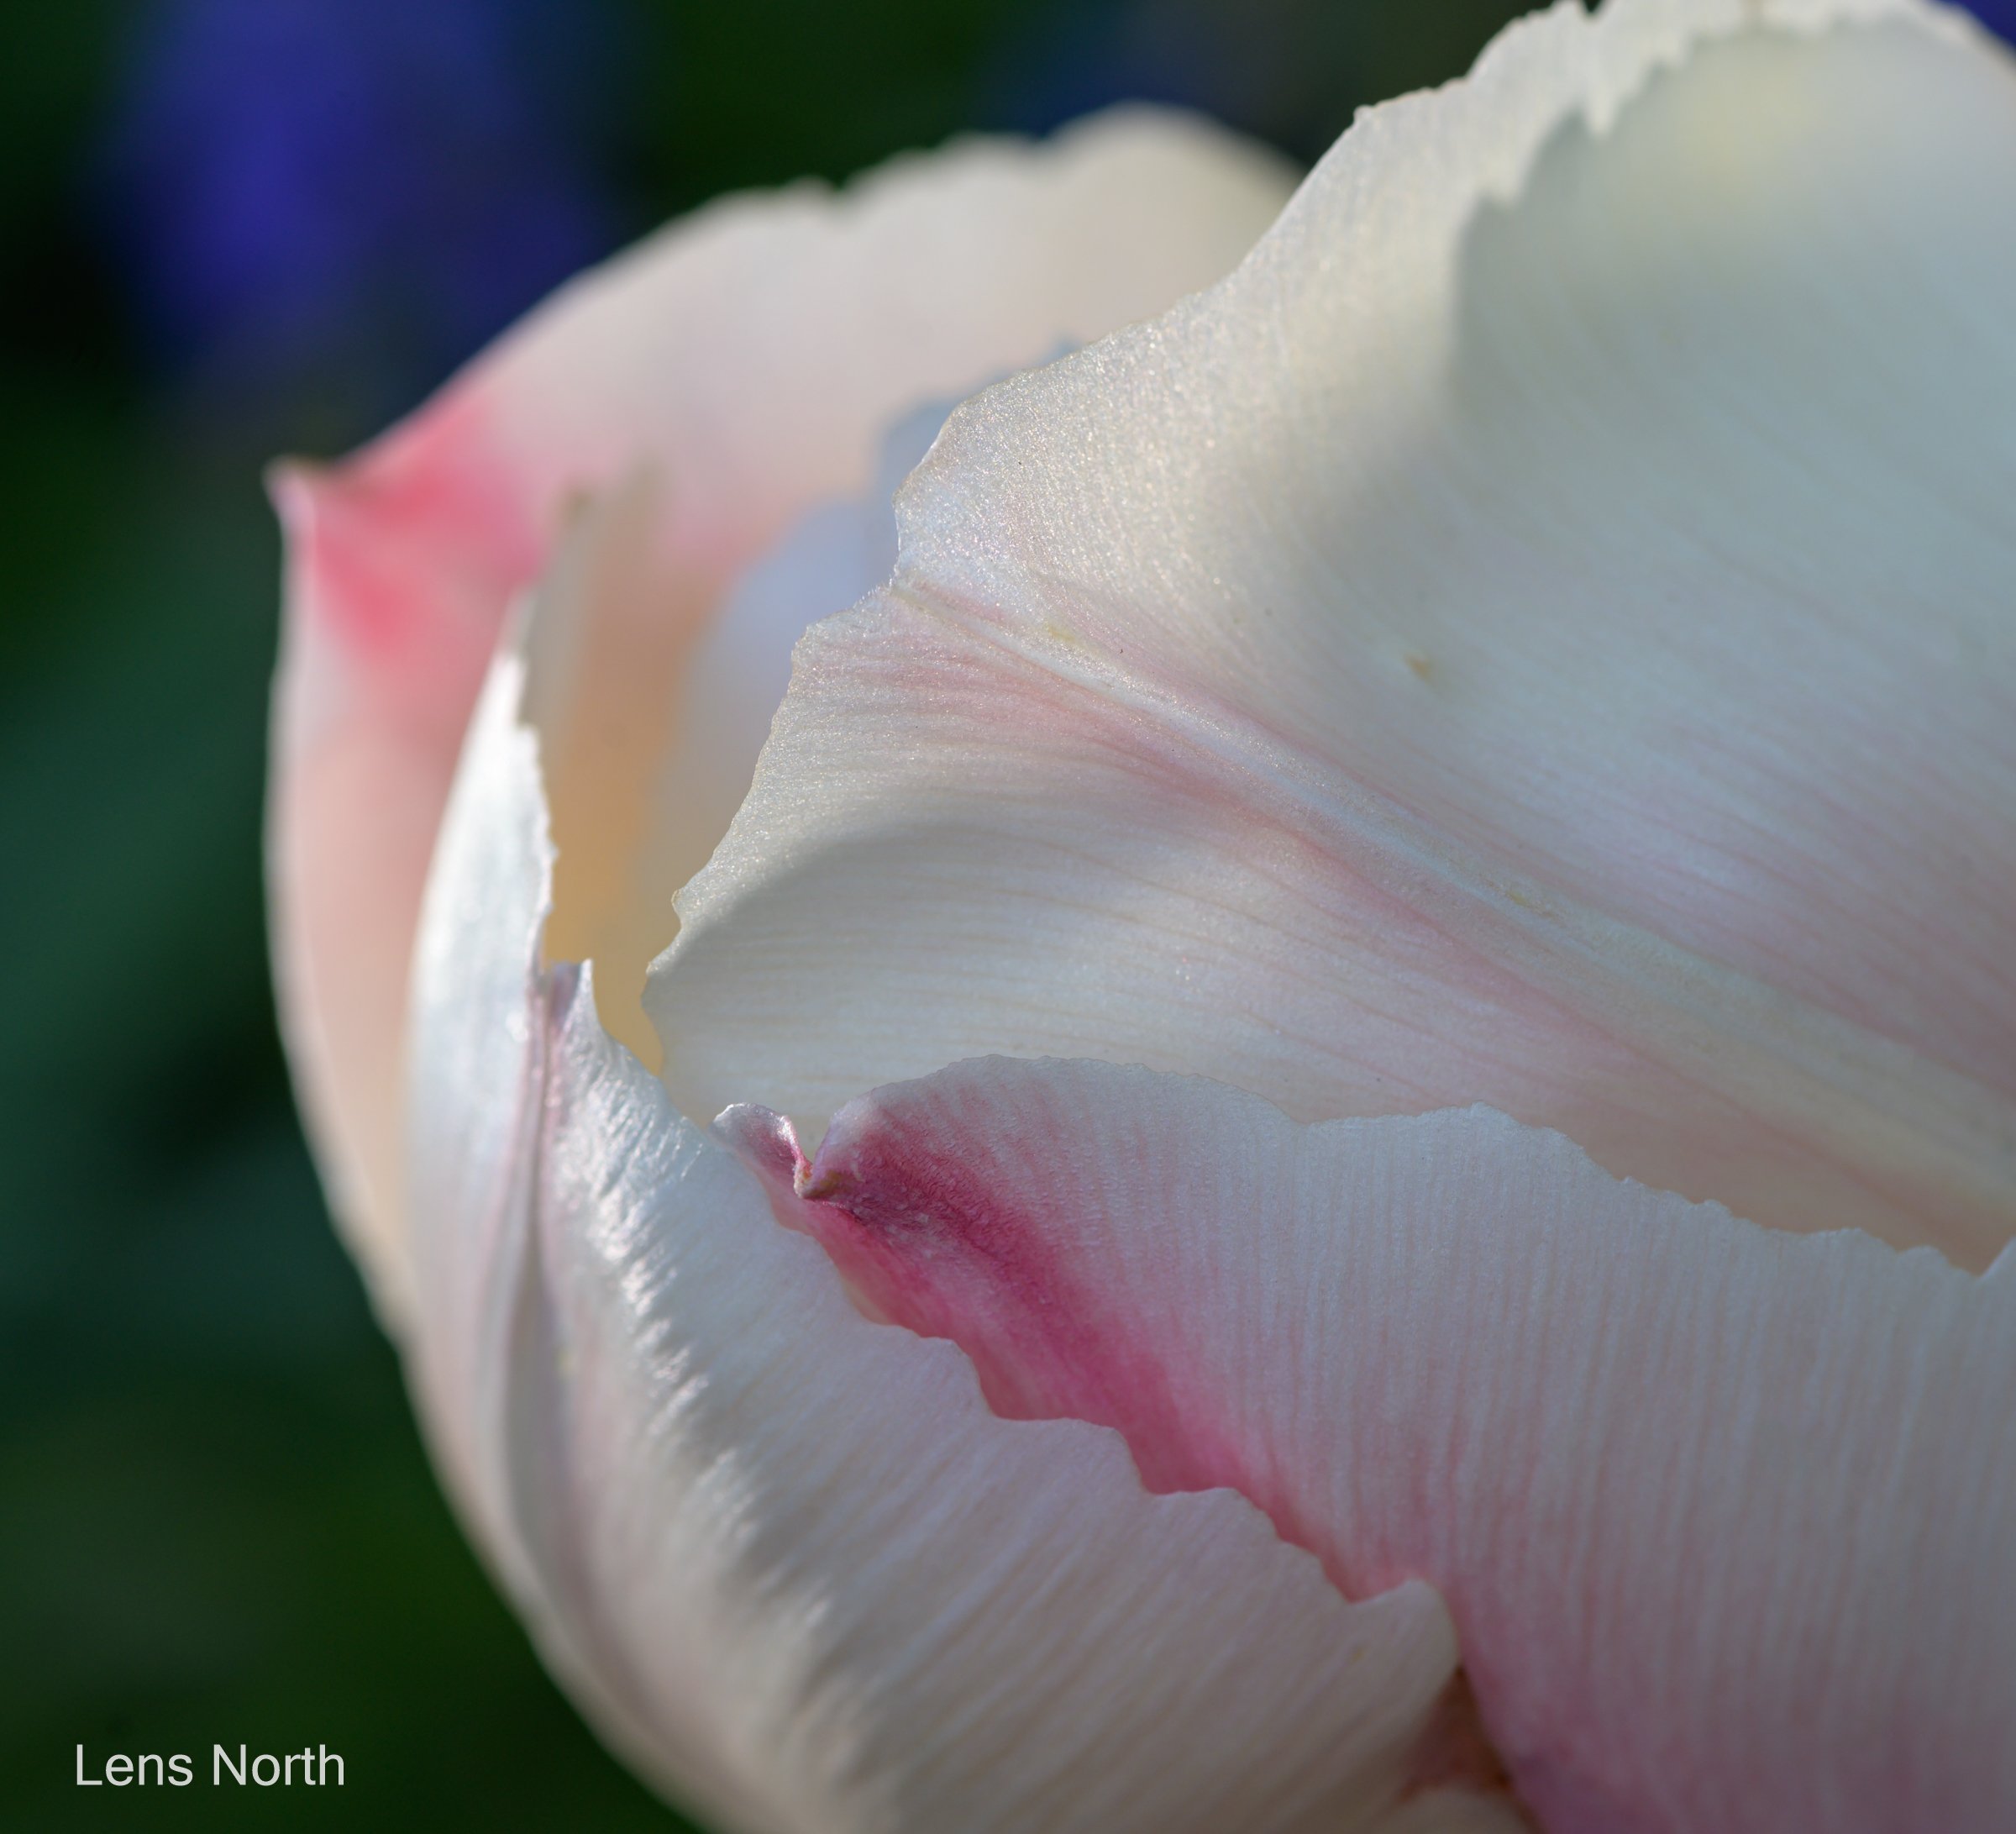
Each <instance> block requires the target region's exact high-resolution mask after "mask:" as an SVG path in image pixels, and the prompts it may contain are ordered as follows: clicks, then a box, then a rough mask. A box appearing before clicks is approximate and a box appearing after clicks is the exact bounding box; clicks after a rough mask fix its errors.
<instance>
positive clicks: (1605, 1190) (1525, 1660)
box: [738, 1058, 2016, 1834]
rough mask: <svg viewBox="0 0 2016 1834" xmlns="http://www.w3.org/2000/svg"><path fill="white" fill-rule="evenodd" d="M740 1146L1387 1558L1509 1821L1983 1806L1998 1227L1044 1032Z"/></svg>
mask: <svg viewBox="0 0 2016 1834" xmlns="http://www.w3.org/2000/svg"><path fill="white" fill-rule="evenodd" d="M738 1114H740V1115H742V1116H743V1117H746V1118H744V1119H743V1120H742V1122H741V1123H740V1126H741V1131H742V1133H743V1137H745V1138H749V1137H754V1136H755V1135H756V1134H757V1132H758V1122H759V1119H760V1117H759V1115H758V1114H757V1112H756V1111H750V1110H743V1111H738ZM751 1158H752V1161H753V1163H755V1164H759V1165H762V1166H764V1167H765V1169H767V1170H768V1172H769V1183H770V1188H771V1190H772V1195H773V1199H774V1202H775V1203H776V1205H777V1208H778V1211H779V1214H780V1216H781V1217H785V1219H786V1220H789V1221H791V1222H795V1224H796V1225H797V1226H798V1227H803V1228H806V1230H808V1231H809V1232H811V1233H813V1234H815V1235H816V1236H817V1237H818V1238H819V1239H820V1240H822V1242H824V1243H826V1244H827V1247H828V1248H829V1249H830V1250H831V1252H832V1253H833V1255H834V1257H835V1259H836V1261H837V1263H838V1264H839V1265H840V1267H841V1268H842V1269H843V1271H844V1272H845V1273H846V1274H847V1275H848V1279H849V1280H850V1282H851V1284H852V1285H853V1290H855V1291H856V1292H857V1293H858V1295H859V1297H860V1300H861V1301H862V1303H863V1304H864V1306H865V1307H866V1308H868V1309H869V1310H871V1311H874V1313H876V1314H877V1315H878V1316H886V1317H890V1318H891V1319H894V1320H895V1321H897V1322H902V1323H906V1324H908V1325H910V1326H911V1327H913V1328H915V1329H916V1330H918V1331H920V1332H927V1333H932V1334H934V1335H940V1336H945V1337H951V1338H952V1339H953V1340H954V1341H955V1342H957V1343H959V1344H960V1345H961V1346H962V1347H963V1348H965V1349H967V1350H968V1351H969V1353H971V1354H972V1356H973V1357H974V1361H975V1363H976V1364H978V1366H979V1370H980V1374H981V1379H982V1381H983V1383H984V1385H985V1387H986V1390H987V1393H988V1395H989V1397H990V1399H991V1400H993V1401H994V1403H995V1406H996V1407H997V1408H999V1409H1000V1411H1002V1412H1003V1413H1004V1414H1006V1415H1009V1416H1016V1417H1031V1418H1042V1417H1052V1416H1060V1415H1068V1416H1074V1417H1077V1418H1080V1419H1086V1420H1093V1421H1101V1422H1105V1423H1107V1424H1110V1425H1113V1426H1116V1427H1119V1428H1120V1429H1121V1431H1122V1432H1124V1433H1125V1434H1126V1437H1127V1441H1128V1443H1129V1445H1130V1446H1131V1448H1133V1451H1134V1453H1135V1456H1136V1458H1137V1459H1138V1460H1139V1462H1140V1464H1141V1467H1142V1473H1143V1474H1144V1476H1145V1477H1146V1478H1147V1481H1148V1482H1149V1484H1150V1485H1152V1486H1153V1487H1155V1488H1157V1489H1161V1490H1195V1489H1198V1488H1200V1487H1203V1486H1207V1485H1228V1484H1229V1485H1236V1487H1237V1488H1238V1489H1240V1490H1242V1491H1243V1492H1244V1493H1245V1494H1246V1495H1248V1496H1250V1497H1252V1498H1253V1499H1254V1500H1256V1501H1257V1502H1259V1503H1260V1504H1261V1505H1262V1506H1263V1507H1265V1508H1266V1509H1267V1511H1268V1513H1269V1515H1270V1516H1272V1517H1273V1520H1274V1521H1275V1522H1276V1523H1277V1524H1278V1526H1279V1527H1281V1529H1282V1532H1283V1533H1284V1535H1286V1536H1287V1537H1289V1539H1290V1540H1293V1541H1294V1542H1297V1543H1299V1545H1301V1546H1304V1547H1307V1548H1312V1549H1314V1550H1315V1551H1316V1552H1317V1553H1320V1555H1321V1556H1322V1557H1323V1559H1324V1561H1325V1563H1326V1566H1327V1567H1328V1569H1329V1570H1330V1571H1331V1574H1333V1575H1334V1576H1335V1577H1336V1579H1337V1580H1338V1582H1339V1584H1341V1586H1342V1587H1343V1588H1344V1590H1346V1592H1347V1594H1350V1595H1354V1596H1362V1595H1367V1594H1369V1593H1374V1592H1378V1591H1379V1590H1381V1589H1383V1588H1386V1587H1389V1586H1392V1585H1394V1584H1398V1583H1400V1582H1401V1581H1403V1580H1405V1579H1427V1580H1429V1581H1430V1582H1431V1583H1432V1584H1434V1585H1435V1586H1436V1588H1437V1589H1438V1590H1440V1591H1441V1594H1442V1595H1443V1596H1444V1597H1446V1599H1447V1600H1448V1602H1449V1607H1450V1610H1451V1612H1452V1615H1453V1616H1454V1618H1455V1621H1456V1626H1457V1634H1458V1636H1459V1637H1460V1638H1461V1641H1462V1651H1463V1661H1464V1667H1465V1671H1466V1674H1467V1677H1468V1679H1469V1683H1470V1685H1471V1687H1472V1688H1473V1690H1474V1695H1475V1699H1476V1701H1477V1705H1478V1709H1479V1711H1480V1712H1481V1716H1482V1721H1483V1729H1484V1731H1485V1732H1486V1733H1487V1734H1488V1737H1489V1738H1490V1740H1491V1742H1492V1746H1493V1747H1494V1749H1495V1751H1496V1753H1497V1754H1498V1756H1499V1758H1500V1760H1501V1761H1502V1762H1503V1763H1504V1765H1505V1767H1506V1768H1507V1771H1508V1772H1509V1775H1510V1777H1511V1779H1512V1781H1513V1783H1514V1784H1515V1785H1516V1787H1517V1789H1518V1790H1519V1793H1520V1796H1521V1798H1522V1799H1523V1800H1525V1803H1526V1804H1527V1805H1529V1806H1530V1808H1531V1809H1532V1810H1534V1811H1535V1812H1536V1814H1537V1816H1538V1817H1539V1820H1540V1822H1541V1825H1542V1826H1545V1827H1546V1829H1547V1830H1548V1831H1549V1834H1598V1831H1601V1834H1636V1831H1641V1830H1646V1831H1649V1830H1669V1829H1670V1830H1678V1829H1704V1828H1714V1829H1718V1830H1728V1831H1730V1834H1741V1831H1746V1830H1756V1831H1757V1834H1782V1831H1784V1830H1787V1829H1792V1828H1802V1829H1803V1828H1826V1829H1829V1830H1838V1831H1841V1834H1851V1831H1854V1830H1867V1831H1869V1834H1879V1831H1887V1830H1893V1829H1898V1828H1907V1827H1908V1828H1955V1829H1958V1828H1984V1829H1985V1828H1991V1827H2002V1826H2010V1825H2016V1744H2013V1743H2012V1742H2011V1741H2010V1739H2009V1737H2008V1727H2009V1726H2010V1725H2011V1724H2012V1723H2016V1562H2013V1561H2012V1559H2011V1557H2010V1550H2011V1548H2013V1547H2016V1414H2012V1411H2011V1410H2010V1407H2009V1405H2008V1403H2009V1397H2010V1395H2012V1394H2016V1249H2011V1250H2009V1251H2007V1252H2006V1253H2004V1255H2003V1258H2002V1259H2001V1260H2000V1261H1999V1262H1998V1264H1996V1266H1995V1267H1994V1268H1993V1269H1992V1270H1991V1271H1990V1272H1989V1273H1988V1274H1985V1275H1982V1276H1978V1277H1977V1276H1973V1275H1969V1274H1963V1273H1961V1272H1959V1271H1958V1270H1957V1269H1954V1268H1952V1267H1950V1266H1949V1265H1947V1264H1945V1262H1944V1261H1943V1260H1941V1259H1940V1258H1939V1257H1938V1256H1937V1255H1936V1254H1935V1253H1932V1252H1931V1251H1929V1250H1927V1249H1922V1248H1921V1249H1917V1250H1914V1251H1911V1252H1910V1253H1904V1254H1902V1255H1900V1254H1898V1253H1896V1252H1895V1251H1893V1250H1892V1249H1890V1248H1885V1247H1883V1246H1882V1245H1881V1244H1879V1243H1875V1242H1873V1241H1872V1240H1870V1239H1869V1238H1867V1237H1866V1236H1864V1235H1861V1234H1859V1233H1856V1232H1840V1233H1832V1234H1824V1235H1814V1236H1792V1235H1787V1234H1783V1233H1779V1232H1772V1231H1767V1230H1763V1229H1759V1228H1756V1227H1753V1226H1751V1225H1750V1224H1747V1223H1743V1222H1737V1221H1735V1219H1733V1218H1731V1217H1730V1216H1729V1214H1728V1213H1727V1212H1726V1211H1724V1210H1722V1209H1720V1208H1719V1207H1718V1206H1693V1205H1689V1204H1688V1203H1687V1202H1685V1201H1683V1200H1682V1199H1680V1198H1677V1197H1675V1196H1671V1195H1668V1194H1662V1193H1659V1192H1655V1191H1650V1190H1646V1189H1645V1188H1644V1187H1642V1186H1641V1185H1632V1184H1629V1183H1625V1182H1621V1181H1620V1180H1615V1179H1613V1178H1611V1177H1610V1176H1609V1174H1607V1173H1605V1172H1604V1171H1602V1170H1601V1169H1599V1168H1598V1167H1597V1166H1596V1165H1594V1164H1592V1163H1591V1161H1590V1160H1589V1159H1588V1158H1587V1157H1586V1155H1584V1154H1583V1153H1581V1152H1580V1151H1579V1150H1578V1149H1577V1148H1575V1147H1574V1146H1573V1145H1572V1143H1569V1142H1568V1141H1567V1140H1565V1139H1563V1138H1561V1137H1560V1136H1559V1135H1558V1134H1553V1133H1549V1132H1543V1131H1541V1130H1539V1129H1536V1128H1530V1127H1523V1126H1521V1125H1520V1124H1519V1123H1517V1122H1513V1121H1510V1120H1509V1119H1507V1118H1506V1117H1504V1116H1502V1115H1498V1114H1494V1113H1493V1112H1491V1111H1488V1110H1484V1109H1473V1110H1468V1111H1454V1110H1452V1111H1442V1112H1440V1113H1436V1114H1431V1115H1425V1116H1418V1117H1383V1118H1380V1119H1377V1120H1367V1121H1338V1122H1324V1123H1319V1124H1315V1125H1313V1126H1305V1125H1302V1124H1299V1123H1297V1122H1292V1121H1290V1120H1289V1119H1288V1118H1287V1117H1285V1116H1284V1115H1283V1114H1282V1113H1281V1112H1280V1111H1278V1109H1275V1108H1273V1107H1272V1106H1269V1105H1268V1104H1267V1103H1265V1102H1263V1101H1260V1100H1259V1099H1258V1098H1257V1097H1255V1096H1248V1095H1247V1094H1244V1093H1243V1092H1241V1091H1238V1090H1231V1089H1227V1088H1226V1087H1225V1086H1224V1085H1221V1084H1216V1083H1212V1082H1209V1081H1206V1080H1203V1079H1201V1078H1189V1077H1173V1076H1168V1075H1158V1074H1156V1073H1154V1072H1151V1071H1147V1070H1142V1069H1126V1068H1122V1067H1121V1066H1117V1065H1112V1064H1098V1063H1090V1062H1077V1063H1064V1062H1058V1061H1056V1060H1050V1061H1044V1062H1029V1061H1020V1060H1015V1059H1005V1058H995V1059H981V1060H978V1061H975V1062H973V1063H969V1064H959V1065H954V1066H953V1067H952V1068H950V1069H946V1070H943V1071H942V1072H940V1073H938V1074H937V1075H934V1076H932V1077H928V1078H926V1079H923V1080H921V1081H918V1082H914V1083H906V1084H900V1085H895V1086H893V1087H891V1088H888V1089H884V1090H878V1091H877V1092H876V1093H875V1094H874V1095H873V1096H869V1097H866V1098H864V1099H863V1100H861V1101H858V1102H855V1103H853V1104H850V1105H849V1106H847V1107H846V1108H843V1110H842V1111H840V1113H839V1114H838V1115H837V1116H836V1117H834V1120H833V1122H832V1127H831V1128H830V1130H829V1131H828V1132H827V1137H826V1140H825V1143H824V1144H823V1145H822V1148H820V1151H819V1154H818V1157H817V1159H816V1161H815V1162H814V1163H813V1164H810V1165H807V1164H805V1162H804V1160H803V1159H802V1158H796V1159H794V1155H793V1154H792V1153H790V1150H789V1141H788V1137H786V1138H785V1140H784V1142H783V1144H782V1149H781V1150H780V1149H779V1148H772V1149H771V1150H770V1152H769V1154H768V1155H767V1156H765V1155H757V1154H752V1155H751Z"/></svg>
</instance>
